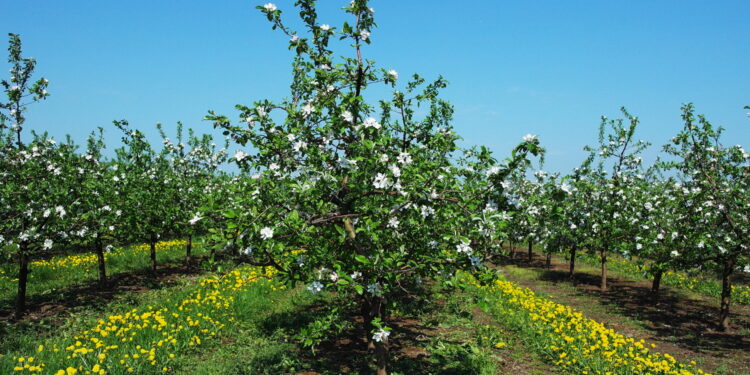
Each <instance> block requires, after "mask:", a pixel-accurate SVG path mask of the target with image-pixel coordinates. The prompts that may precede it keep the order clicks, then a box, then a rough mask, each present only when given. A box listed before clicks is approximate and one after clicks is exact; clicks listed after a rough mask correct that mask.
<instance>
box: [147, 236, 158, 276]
mask: <svg viewBox="0 0 750 375" xmlns="http://www.w3.org/2000/svg"><path fill="white" fill-rule="evenodd" d="M149 244H150V245H151V270H152V271H154V272H156V236H155V235H153V234H152V235H151V239H150V243H149Z"/></svg>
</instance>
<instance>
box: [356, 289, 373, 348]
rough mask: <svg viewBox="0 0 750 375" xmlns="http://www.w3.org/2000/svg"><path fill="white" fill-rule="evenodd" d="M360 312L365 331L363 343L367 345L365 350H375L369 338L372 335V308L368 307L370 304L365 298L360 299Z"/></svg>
mask: <svg viewBox="0 0 750 375" xmlns="http://www.w3.org/2000/svg"><path fill="white" fill-rule="evenodd" d="M360 310H361V313H362V322H363V323H364V327H363V328H364V330H365V342H366V343H367V349H375V342H374V341H373V340H372V339H371V338H370V335H372V328H373V327H372V319H373V316H372V308H371V307H370V302H369V301H368V300H367V298H364V297H362V302H361V303H360Z"/></svg>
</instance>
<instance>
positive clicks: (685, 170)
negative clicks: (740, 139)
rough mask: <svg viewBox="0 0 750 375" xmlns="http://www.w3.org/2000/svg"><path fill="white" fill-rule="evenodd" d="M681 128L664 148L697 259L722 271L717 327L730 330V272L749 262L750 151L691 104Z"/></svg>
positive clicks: (686, 109) (686, 110)
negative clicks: (729, 141)
mask: <svg viewBox="0 0 750 375" xmlns="http://www.w3.org/2000/svg"><path fill="white" fill-rule="evenodd" d="M682 119H683V121H684V123H685V125H684V127H683V129H682V131H681V132H680V133H679V134H677V136H676V137H674V138H673V139H672V144H668V145H666V146H664V149H665V151H666V152H667V153H668V154H669V155H672V156H674V157H675V158H676V159H677V160H676V161H672V162H667V163H665V166H667V167H671V168H673V170H675V171H677V172H678V173H679V176H680V178H681V180H682V181H681V182H682V193H683V196H684V198H683V199H684V200H683V204H684V206H683V207H684V208H683V209H684V210H685V211H686V214H687V217H686V220H685V221H684V222H683V223H682V225H684V226H688V227H690V228H691V229H692V231H691V233H690V240H691V242H692V244H693V246H692V247H691V248H690V249H689V250H688V251H694V252H698V253H699V255H698V256H697V257H696V259H698V260H700V261H702V262H706V261H711V262H713V263H714V264H716V265H717V267H718V268H719V271H720V273H721V279H722V291H721V307H720V314H719V327H720V328H721V329H723V330H726V329H728V328H729V323H730V322H729V306H730V302H731V292H732V282H731V277H732V274H733V273H734V272H735V271H736V269H738V268H740V267H741V266H742V264H747V262H748V261H750V259H749V258H750V244H749V241H748V239H750V193H749V192H750V155H748V153H747V152H746V151H745V150H744V149H743V148H742V146H740V145H736V146H730V147H727V146H724V145H723V144H722V143H721V133H722V130H723V129H722V128H721V127H718V128H715V127H714V126H713V125H711V123H710V122H709V121H708V120H706V118H705V117H704V116H702V115H700V116H696V115H695V110H694V107H693V105H692V104H686V105H684V106H683V108H682Z"/></svg>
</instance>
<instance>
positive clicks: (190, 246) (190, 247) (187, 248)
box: [185, 233, 193, 267]
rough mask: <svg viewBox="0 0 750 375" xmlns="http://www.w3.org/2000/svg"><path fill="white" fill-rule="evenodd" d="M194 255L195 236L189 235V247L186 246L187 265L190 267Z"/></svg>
mask: <svg viewBox="0 0 750 375" xmlns="http://www.w3.org/2000/svg"><path fill="white" fill-rule="evenodd" d="M192 253H193V234H192V233H190V234H188V238H187V246H185V265H186V266H188V267H190V258H191V257H192Z"/></svg>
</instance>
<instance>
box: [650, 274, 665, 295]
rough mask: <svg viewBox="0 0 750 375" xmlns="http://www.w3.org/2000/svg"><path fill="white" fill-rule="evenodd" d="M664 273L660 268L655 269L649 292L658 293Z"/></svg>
mask: <svg viewBox="0 0 750 375" xmlns="http://www.w3.org/2000/svg"><path fill="white" fill-rule="evenodd" d="M663 274H664V272H663V271H662V270H657V271H656V273H654V281H653V282H652V283H651V292H653V293H659V287H660V286H661V277H662V275H663Z"/></svg>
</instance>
